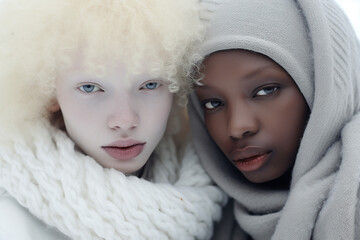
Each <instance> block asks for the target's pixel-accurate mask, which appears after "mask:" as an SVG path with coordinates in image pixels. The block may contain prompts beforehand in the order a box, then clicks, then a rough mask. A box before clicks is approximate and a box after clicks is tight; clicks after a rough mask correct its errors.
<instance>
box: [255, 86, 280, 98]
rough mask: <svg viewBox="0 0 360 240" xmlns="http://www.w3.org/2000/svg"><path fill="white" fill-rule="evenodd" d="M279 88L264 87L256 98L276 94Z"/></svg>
mask: <svg viewBox="0 0 360 240" xmlns="http://www.w3.org/2000/svg"><path fill="white" fill-rule="evenodd" d="M278 89H279V87H265V88H263V89H261V90H260V91H258V92H257V93H256V96H266V95H269V94H272V93H274V92H276V91H277V90H278Z"/></svg>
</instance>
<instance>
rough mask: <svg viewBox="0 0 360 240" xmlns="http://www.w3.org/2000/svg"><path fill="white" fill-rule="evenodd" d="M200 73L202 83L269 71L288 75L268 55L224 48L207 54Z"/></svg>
mask: <svg viewBox="0 0 360 240" xmlns="http://www.w3.org/2000/svg"><path fill="white" fill-rule="evenodd" d="M202 73H203V75H204V79H203V81H202V83H206V84H209V83H213V84H219V83H220V82H224V81H226V80H227V79H229V78H230V79H234V78H235V79H237V80H246V79H252V78H254V77H256V76H264V75H267V74H271V73H272V74H279V73H281V74H283V75H286V76H288V73H287V72H286V71H285V70H284V69H283V68H282V67H281V66H280V65H278V64H277V63H276V62H275V61H273V60H272V59H270V58H269V57H267V56H264V55H262V54H258V53H255V52H251V51H246V50H226V51H220V52H216V53H213V54H211V55H209V56H208V57H207V58H206V59H205V60H204V62H203V68H202ZM289 77H290V76H289ZM290 78H291V77H290Z"/></svg>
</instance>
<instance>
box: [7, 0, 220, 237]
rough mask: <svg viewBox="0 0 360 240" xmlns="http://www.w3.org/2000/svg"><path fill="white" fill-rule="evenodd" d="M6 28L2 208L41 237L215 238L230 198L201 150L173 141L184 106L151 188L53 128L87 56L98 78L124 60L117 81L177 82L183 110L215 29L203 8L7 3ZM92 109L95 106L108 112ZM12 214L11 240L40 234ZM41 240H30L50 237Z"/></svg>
mask: <svg viewBox="0 0 360 240" xmlns="http://www.w3.org/2000/svg"><path fill="white" fill-rule="evenodd" d="M0 26H1V27H0V84H1V88H0V206H1V207H3V208H5V207H4V205H1V203H6V204H8V205H11V206H13V207H14V209H15V210H19V211H18V212H17V213H19V215H20V217H21V216H25V217H24V218H26V219H31V220H30V223H34V222H36V223H38V222H40V221H42V222H40V223H41V224H39V225H40V226H41V227H43V228H41V227H39V229H38V230H39V232H40V233H39V234H40V235H41V232H43V233H45V232H46V234H47V233H49V232H50V233H49V234H50V235H51V231H48V230H49V229H51V230H54V232H56V233H58V232H57V231H56V230H58V231H60V232H61V233H63V234H65V235H66V236H68V237H69V238H71V239H84V240H92V239H108V240H118V239H124V240H129V239H130V240H141V239H157V240H161V239H175V240H177V239H178V240H190V239H209V238H210V237H211V235H212V232H213V221H214V220H216V219H219V218H220V215H221V207H222V205H223V204H224V203H225V202H226V196H225V194H224V193H223V192H222V191H221V190H220V189H219V188H218V187H215V186H214V185H213V183H212V181H211V179H210V177H209V176H208V175H207V173H206V172H205V171H204V170H203V169H202V168H201V165H200V162H199V159H198V157H197V156H196V154H195V152H194V149H193V146H192V144H191V143H189V144H188V146H187V147H186V149H185V150H184V154H182V155H184V156H183V158H182V159H179V158H178V157H177V156H178V155H179V154H178V153H177V149H176V147H175V145H174V143H173V141H172V139H171V138H170V136H171V134H172V132H173V130H174V129H173V128H175V127H172V125H173V124H174V125H176V124H175V123H176V120H177V119H176V117H177V116H178V115H177V113H178V112H177V111H175V110H176V109H177V108H176V107H178V106H177V105H175V104H174V106H173V107H174V108H173V110H174V109H175V110H174V111H172V112H171V113H170V119H169V126H168V129H167V131H166V134H165V137H164V139H163V140H162V141H161V142H160V143H159V145H158V147H157V148H156V150H155V152H154V153H153V156H152V157H151V160H149V162H148V163H147V165H146V170H145V173H146V176H147V177H146V180H145V179H141V178H138V177H135V176H126V175H125V174H123V173H121V172H120V171H116V170H115V169H107V168H104V167H102V166H101V165H99V164H98V163H97V162H96V161H95V160H94V159H93V158H91V157H90V156H87V155H85V154H83V153H82V152H81V151H79V149H78V146H75V144H74V142H73V141H72V140H71V139H70V138H69V136H68V135H67V134H66V133H65V132H64V131H63V130H61V129H62V128H61V127H59V128H57V127H55V125H59V126H60V125H61V123H59V124H57V123H58V122H57V121H54V122H57V123H54V124H52V123H50V122H52V121H50V120H49V118H50V116H49V115H52V114H51V113H50V111H49V109H51V107H53V106H51V104H52V103H53V102H54V99H56V94H55V92H56V91H55V90H56V89H55V87H56V81H61V79H62V77H63V76H62V75H63V73H66V71H68V70H71V69H73V68H74V66H75V65H76V64H77V61H78V60H79V59H78V57H79V55H81V58H82V60H81V61H83V62H84V71H85V72H86V73H87V75H86V76H88V77H86V79H89V80H92V77H95V79H98V78H104V77H105V76H106V71H107V69H109V63H114V62H115V63H117V64H119V65H116V66H119V67H121V68H122V67H124V72H126V73H127V74H125V75H127V76H125V77H123V76H121V77H119V78H116V80H118V81H125V82H126V81H131V80H132V79H133V78H134V77H137V76H139V74H142V73H143V72H146V76H150V77H151V79H162V80H164V82H166V83H169V85H168V86H169V91H170V92H172V93H174V102H176V103H179V102H178V101H177V100H179V101H180V100H181V99H182V98H183V97H184V94H185V92H187V90H188V89H187V87H188V86H187V85H188V84H187V82H186V80H185V79H184V78H181V77H180V76H182V75H183V74H186V73H187V71H188V69H191V66H192V65H193V63H194V61H195V59H196V57H194V56H192V54H191V51H190V50H191V49H192V47H193V46H194V44H195V43H196V42H198V41H199V40H200V39H201V38H202V33H203V31H202V30H203V24H202V23H201V21H200V19H199V2H198V0H165V1H164V0H146V1H143V0H2V1H0ZM121 70H123V69H121ZM125 70H126V71H125ZM147 80H149V79H144V81H147ZM84 81H87V80H84ZM116 86H118V85H116ZM131 86H132V85H131ZM134 86H135V85H134ZM74 88H75V86H74ZM134 89H136V87H134ZM71 91H72V90H71ZM116 91H117V90H116ZM110 96H113V95H111V94H110V95H106V98H111V99H115V98H112V97H110ZM109 101H111V100H109ZM180 102H181V101H180ZM92 103H93V102H91V103H90V105H89V106H88V107H89V109H93V108H97V107H99V106H98V105H96V104H95V105H94V104H92ZM155 107H156V106H155ZM95 113H96V110H95V111H94V114H95ZM54 115H56V114H54ZM59 122H61V119H60V121H59ZM141 122H142V124H143V123H145V124H146V117H145V118H142V119H141ZM84 124H86V122H84ZM99 124H104V125H105V126H107V125H106V124H107V122H103V123H99ZM104 129H105V128H104ZM117 133H119V132H117ZM143 133H144V132H143ZM145 134H146V132H145ZM130 135H131V134H130ZM112 136H115V138H121V137H124V136H125V135H124V136H123V135H122V134H120V133H119V134H118V135H112ZM125 137H130V138H131V137H134V136H129V135H126V136H125ZM113 140H116V139H113ZM184 145H185V144H184ZM97 160H99V159H97ZM149 163H150V164H149ZM148 180H149V181H148ZM3 190H5V191H6V193H3V192H2V191H3ZM19 204H20V205H21V206H23V207H20V206H19ZM5 209H6V208H5ZM30 213H31V214H32V215H31V214H30ZM21 214H23V215H21ZM14 215H16V214H13V215H11V217H13V216H14ZM0 216H1V217H0V224H2V225H1V226H0V238H1V237H5V238H7V237H9V236H11V235H10V234H9V232H10V228H11V234H12V233H14V231H13V230H14V229H15V230H17V229H19V230H18V232H20V233H19V234H20V235H21V234H22V236H24V235H26V234H23V232H22V231H21V230H22V229H26V230H29V229H30V228H31V227H30V226H31V224H28V225H26V226H24V225H25V224H23V222H26V221H23V222H19V221H15V222H10V223H8V222H7V219H6V216H5V217H4V215H3V214H2V213H0ZM33 216H35V217H33ZM11 217H9V219H16V218H15V217H14V218H11ZM24 218H23V219H24ZM38 219H39V220H40V221H38ZM26 223H28V222H26ZM43 223H44V224H43ZM6 224H7V225H6ZM34 225H35V224H34ZM49 226H51V227H53V228H50V227H49ZM8 229H9V232H5V233H4V232H3V231H2V230H6V231H7V230H8ZM24 232H25V231H24ZM15 233H16V232H15ZM32 233H33V232H32ZM37 233H38V232H36V234H37ZM36 234H35V235H36ZM28 235H31V234H28ZM54 235H55V234H54ZM54 235H53V236H54ZM57 235H58V236H59V235H61V234H57ZM41 236H42V237H37V236H26V239H31V240H33V239H36V240H38V239H49V238H48V237H44V236H45V234H44V235H41ZM46 236H47V235H46ZM59 237H60V238H61V237H62V236H59ZM19 238H21V240H23V239H24V238H22V237H19ZM64 238H65V237H64ZM50 239H55V238H54V237H51V238H50Z"/></svg>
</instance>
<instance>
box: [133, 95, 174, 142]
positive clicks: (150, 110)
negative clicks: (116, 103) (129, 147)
mask: <svg viewBox="0 0 360 240" xmlns="http://www.w3.org/2000/svg"><path fill="white" fill-rule="evenodd" d="M172 103H173V94H171V93H169V92H166V93H164V92H162V93H161V94H159V95H158V96H156V97H151V98H147V99H146V101H142V103H141V104H139V111H140V112H141V116H140V118H141V122H142V124H144V126H146V127H145V128H146V129H147V131H148V132H154V133H153V134H154V135H161V136H162V134H163V133H164V131H165V129H166V125H167V121H168V118H169V115H170V112H171V108H172Z"/></svg>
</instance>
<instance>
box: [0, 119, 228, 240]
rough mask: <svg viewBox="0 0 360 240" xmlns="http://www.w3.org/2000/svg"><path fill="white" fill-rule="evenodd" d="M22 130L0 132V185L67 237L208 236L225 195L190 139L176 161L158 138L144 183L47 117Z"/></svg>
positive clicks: (170, 147) (171, 148)
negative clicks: (98, 158) (105, 163)
mask: <svg viewBox="0 0 360 240" xmlns="http://www.w3.org/2000/svg"><path fill="white" fill-rule="evenodd" d="M27 130H28V132H23V133H22V134H20V135H16V134H13V135H9V134H7V133H6V132H1V134H0V136H1V137H0V186H1V187H3V188H4V189H5V190H6V191H7V192H8V193H9V194H10V195H11V196H12V197H14V198H15V199H16V200H17V201H18V202H19V203H20V204H21V205H22V206H24V207H25V208H27V209H29V211H30V212H31V213H32V214H34V215H35V216H36V217H38V218H40V219H41V220H42V221H44V222H45V223H47V224H49V225H51V226H54V227H56V228H57V229H59V230H60V231H61V232H63V233H64V234H66V235H68V236H69V237H71V238H73V239H86V240H90V239H109V240H113V239H136V240H140V239H181V240H183V239H209V238H210V236H211V233H212V222H213V220H214V219H218V218H219V217H220V213H221V212H220V209H221V204H223V202H224V200H225V199H224V195H223V194H222V192H221V191H220V190H219V189H218V188H216V187H214V186H212V185H211V181H210V179H209V177H208V176H207V175H206V174H205V172H204V170H203V169H202V168H201V166H200V164H199V162H198V158H197V156H196V155H195V153H194V150H193V148H192V146H191V145H190V146H188V148H187V149H186V152H185V156H184V158H183V159H182V161H178V160H177V159H176V157H175V146H174V145H173V143H172V141H170V140H169V139H166V140H165V141H164V142H162V143H161V144H160V147H159V149H158V150H157V152H156V154H155V159H154V163H153V168H152V169H151V175H153V176H154V178H153V179H152V181H153V182H149V181H146V180H144V179H139V178H137V177H133V176H129V177H127V176H125V175H124V174H122V173H121V172H119V171H116V170H114V169H104V168H103V167H101V166H100V165H99V164H97V163H96V162H95V161H94V160H93V159H92V158H90V157H88V156H85V155H83V154H81V153H79V152H78V151H76V150H75V149H74V144H73V142H72V141H71V140H70V139H69V138H68V137H67V136H66V134H64V133H63V132H62V131H60V130H58V129H55V128H54V127H52V126H50V124H49V123H47V122H46V121H43V122H38V123H36V124H34V125H32V126H31V128H27ZM24 136H25V137H24Z"/></svg>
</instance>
